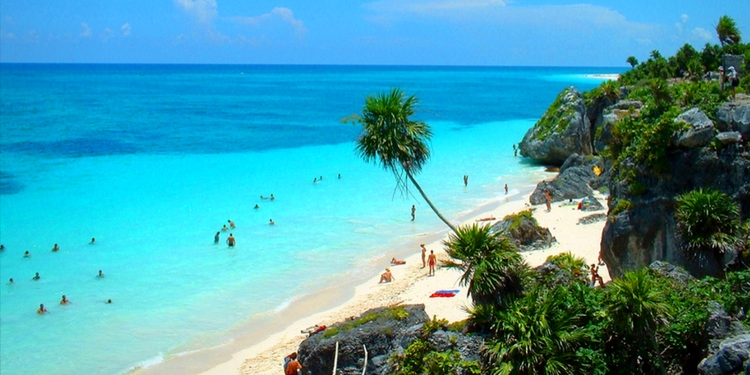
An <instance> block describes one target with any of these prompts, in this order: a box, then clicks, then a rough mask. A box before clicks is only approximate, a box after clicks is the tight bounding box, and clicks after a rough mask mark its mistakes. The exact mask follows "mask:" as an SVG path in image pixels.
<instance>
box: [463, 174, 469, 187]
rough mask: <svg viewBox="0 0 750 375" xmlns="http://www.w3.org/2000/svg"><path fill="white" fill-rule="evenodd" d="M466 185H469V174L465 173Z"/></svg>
mask: <svg viewBox="0 0 750 375" xmlns="http://www.w3.org/2000/svg"><path fill="white" fill-rule="evenodd" d="M464 186H469V175H468V174H465V175H464Z"/></svg>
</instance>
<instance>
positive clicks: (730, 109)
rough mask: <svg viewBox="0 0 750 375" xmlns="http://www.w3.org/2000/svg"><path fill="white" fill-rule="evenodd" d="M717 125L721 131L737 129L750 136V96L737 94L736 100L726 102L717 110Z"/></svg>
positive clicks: (743, 134)
mask: <svg viewBox="0 0 750 375" xmlns="http://www.w3.org/2000/svg"><path fill="white" fill-rule="evenodd" d="M716 127H717V128H718V129H719V131H722V132H726V131H737V132H740V133H741V134H742V136H743V137H745V138H747V137H748V136H750V96H748V95H746V94H737V95H736V96H735V100H732V101H729V102H726V103H724V105H722V106H721V107H719V109H718V110H717V111H716Z"/></svg>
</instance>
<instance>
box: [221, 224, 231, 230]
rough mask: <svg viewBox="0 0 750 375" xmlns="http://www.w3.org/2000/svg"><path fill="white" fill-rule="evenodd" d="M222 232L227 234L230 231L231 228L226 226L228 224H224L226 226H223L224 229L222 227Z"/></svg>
mask: <svg viewBox="0 0 750 375" xmlns="http://www.w3.org/2000/svg"><path fill="white" fill-rule="evenodd" d="M221 230H222V231H223V232H226V231H228V230H229V228H227V225H226V224H224V226H223V227H221Z"/></svg>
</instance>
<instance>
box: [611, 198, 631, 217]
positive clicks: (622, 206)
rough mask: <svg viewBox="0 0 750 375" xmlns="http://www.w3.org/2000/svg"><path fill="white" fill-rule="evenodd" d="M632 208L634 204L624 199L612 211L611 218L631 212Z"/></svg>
mask: <svg viewBox="0 0 750 375" xmlns="http://www.w3.org/2000/svg"><path fill="white" fill-rule="evenodd" d="M631 206H632V204H631V203H630V201H629V200H627V199H624V198H623V199H620V200H619V201H617V205H616V206H615V208H613V209H612V213H611V216H617V215H619V214H620V213H622V212H625V211H627V210H629V209H630V207H631Z"/></svg>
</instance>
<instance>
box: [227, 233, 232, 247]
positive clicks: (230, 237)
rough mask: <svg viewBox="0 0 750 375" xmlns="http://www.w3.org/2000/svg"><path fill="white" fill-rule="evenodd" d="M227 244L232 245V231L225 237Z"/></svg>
mask: <svg viewBox="0 0 750 375" xmlns="http://www.w3.org/2000/svg"><path fill="white" fill-rule="evenodd" d="M227 245H229V247H234V236H232V233H229V237H227Z"/></svg>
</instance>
